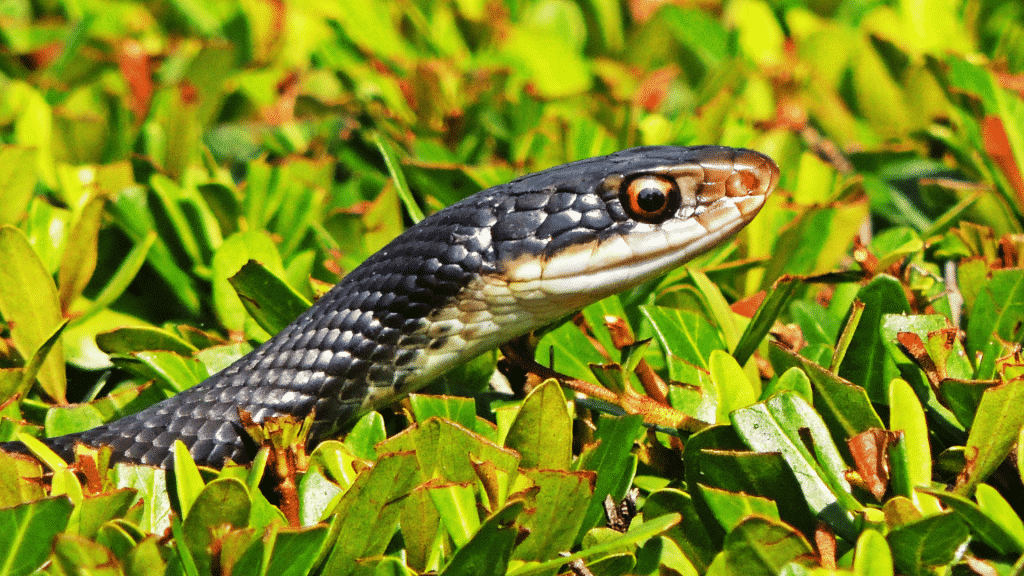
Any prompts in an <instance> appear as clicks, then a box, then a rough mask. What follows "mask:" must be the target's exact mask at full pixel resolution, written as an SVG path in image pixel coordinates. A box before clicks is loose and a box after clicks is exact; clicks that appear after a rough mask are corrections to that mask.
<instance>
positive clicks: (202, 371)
mask: <svg viewBox="0 0 1024 576" xmlns="http://www.w3.org/2000/svg"><path fill="white" fill-rule="evenodd" d="M113 359H114V361H115V364H117V363H124V362H119V361H124V360H129V362H128V363H127V364H126V366H131V365H132V364H134V365H135V367H136V368H137V369H139V371H140V372H141V373H143V374H145V375H146V376H147V377H150V378H158V379H159V380H160V381H161V382H164V383H166V384H167V385H168V386H170V388H171V389H172V390H174V391H175V392H181V391H182V390H188V389H189V388H191V387H192V386H195V385H196V384H198V383H200V382H202V381H203V380H205V379H207V378H208V377H209V376H210V373H209V371H207V369H206V366H205V365H203V363H202V362H200V361H199V360H197V359H195V358H189V357H185V356H181V355H179V354H175V353H174V352H164V351H162V350H152V351H146V352H136V353H135V354H132V356H131V357H130V359H126V358H123V357H122V358H118V357H115V358H113Z"/></svg>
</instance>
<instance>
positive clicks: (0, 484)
mask: <svg viewBox="0 0 1024 576" xmlns="http://www.w3.org/2000/svg"><path fill="white" fill-rule="evenodd" d="M42 476H43V469H42V467H41V466H40V465H39V462H36V461H34V460H32V459H30V458H21V457H19V456H15V455H13V454H7V453H6V452H2V451H0V509H4V508H10V507H12V506H15V505H17V504H22V503H24V502H30V501H33V500H40V499H42V498H43V497H44V496H45V493H44V492H43V486H42Z"/></svg>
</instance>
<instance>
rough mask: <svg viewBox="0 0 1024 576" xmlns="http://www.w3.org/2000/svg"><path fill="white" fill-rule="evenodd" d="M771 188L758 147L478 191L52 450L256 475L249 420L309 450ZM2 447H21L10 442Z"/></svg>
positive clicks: (711, 241)
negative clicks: (251, 335)
mask: <svg viewBox="0 0 1024 576" xmlns="http://www.w3.org/2000/svg"><path fill="white" fill-rule="evenodd" d="M778 180H779V169H778V167H777V166H776V164H775V162H773V161H772V160H771V158H769V157H768V156H765V155H763V154H761V153H759V152H756V151H753V150H748V149H743V148H730V147H724V146H686V147H684V146H645V147H638V148H630V149H627V150H623V151H620V152H616V153H614V154H611V155H606V156H600V157H595V158H588V159H584V160H578V161H575V162H570V163H567V164H563V165H560V166H555V167H553V168H549V169H546V170H543V171H540V172H536V173H532V174H528V175H525V176H522V177H519V178H517V179H515V180H513V181H511V182H508V183H506V184H501V185H498V186H494V187H492V188H488V189H486V190H483V191H480V192H477V193H476V194H473V195H471V196H468V197H466V198H465V199H463V200H461V201H459V202H456V203H455V204H452V205H450V206H448V207H447V208H444V209H442V210H439V211H438V212H436V213H434V214H431V215H430V216H428V217H426V218H424V219H423V220H421V221H420V222H418V223H416V224H414V225H412V226H411V227H409V228H408V229H407V230H406V231H405V232H404V233H402V234H400V235H399V236H397V237H396V238H395V239H394V240H392V241H391V242H390V243H388V244H387V245H386V246H384V248H382V249H380V250H379V251H378V252H376V253H374V254H373V255H371V256H369V257H368V258H367V259H366V260H365V261H364V262H363V263H362V264H360V265H359V266H357V267H355V268H354V269H353V270H351V271H350V272H349V273H348V274H347V275H345V276H344V277H343V278H342V279H341V281H340V282H339V283H338V284H336V285H335V286H334V287H333V288H331V289H330V290H329V291H328V292H326V293H325V294H324V295H323V296H321V297H320V298H319V299H318V300H317V301H316V302H315V303H314V304H313V306H311V307H310V308H309V309H308V310H307V311H305V312H303V313H302V314H300V315H299V317H298V318H296V320H295V321H294V322H292V323H291V324H290V325H288V326H287V327H285V328H284V329H282V330H281V331H280V332H279V333H277V334H276V335H274V336H273V337H271V338H270V339H269V340H267V341H266V342H264V343H263V344H262V345H260V346H258V347H257V348H255V349H254V350H253V351H252V352H250V353H248V354H246V355H245V356H243V357H241V358H240V359H238V360H237V361H235V362H234V363H232V364H231V365H230V366H228V367H227V368H225V369H224V370H222V371H220V372H218V373H216V374H214V375H212V376H210V377H208V378H207V379H205V380H203V381H202V382H200V383H198V384H196V385H195V386H193V387H191V388H189V389H187V390H185V391H182V392H180V393H178V394H176V395H174V396H171V397H169V398H167V399H165V400H163V401H161V402H158V403H156V404H154V405H152V406H150V407H149V408H146V409H144V410H142V411H140V412H137V413H135V414H131V415H128V416H125V417H123V418H120V419H118V420H115V421H112V422H109V423H107V424H105V425H101V426H99V427H96V428H93V429H90V430H86V431H84V432H81V433H77V434H68V435H64V436H58V437H54V438H49V439H46V440H44V442H45V443H46V444H47V445H49V446H50V447H51V448H52V449H53V450H54V451H55V452H56V453H57V454H58V455H59V456H61V457H62V458H64V459H66V460H68V461H69V462H71V461H73V459H74V454H75V445H76V444H78V443H81V444H84V445H86V446H91V447H102V446H110V447H111V449H112V455H111V461H112V462H118V461H123V462H130V463H138V464H146V465H153V466H159V467H163V468H169V467H171V466H173V461H174V450H173V446H174V443H175V441H176V440H181V441H182V442H183V443H184V445H185V446H186V447H187V448H188V451H189V453H190V454H191V456H192V458H193V459H194V460H195V462H196V464H199V465H205V466H210V467H222V466H224V465H225V464H226V463H227V462H228V461H233V462H236V463H239V464H244V463H248V462H251V461H252V459H253V457H254V456H255V454H256V450H257V449H258V446H255V444H254V441H253V440H252V439H251V437H250V436H249V435H248V434H247V432H246V431H245V429H244V427H243V425H242V418H241V417H240V414H242V413H243V412H244V413H246V414H248V416H250V417H251V419H252V421H254V422H257V423H258V422H264V421H266V420H267V419H268V418H272V417H277V416H282V415H291V416H294V417H297V418H300V419H304V418H307V417H308V416H309V415H310V414H312V415H313V416H312V423H311V425H310V428H309V435H308V440H307V442H308V443H309V445H310V446H314V445H316V444H317V443H319V442H321V441H323V440H324V439H327V438H331V437H336V436H338V435H339V434H341V433H343V432H344V431H345V429H346V428H347V427H351V425H352V424H353V423H354V422H355V421H356V420H357V419H358V418H359V417H360V416H362V415H364V414H365V413H367V412H369V411H372V410H375V409H378V408H381V407H383V406H386V405H387V404H389V403H393V402H395V401H397V400H399V399H401V398H403V397H404V396H406V395H408V394H410V393H412V392H414V391H416V390H418V389H420V388H422V387H423V386H425V385H426V384H427V383H429V382H430V381H432V380H434V379H436V378H438V377H439V376H440V375H442V374H444V373H445V372H446V371H448V370H450V369H452V368H453V367H455V366H457V365H459V364H461V363H464V362H466V361H468V360H470V359H472V358H474V357H475V356H477V355H479V354H481V353H484V352H487V351H489V350H492V349H494V348H495V347H497V346H499V345H501V344H502V343H504V342H507V341H509V340H512V339H514V338H517V337H521V336H523V335H524V334H527V333H529V332H531V331H534V330H537V329H540V328H543V327H545V326H547V325H549V324H552V323H554V322H556V321H558V320H560V319H564V318H566V317H568V316H569V315H571V314H572V313H573V312H574V311H578V310H580V309H582V308H583V307H585V306H587V305H589V304H591V303H593V302H596V301H598V300H600V299H602V298H605V297H608V296H610V295H613V294H616V293H619V292H622V291H625V290H627V289H629V288H631V287H634V286H637V285H639V284H641V283H643V282H646V281H649V280H652V279H655V278H657V277H659V276H660V275H662V274H664V273H666V272H667V271H669V270H672V269H674V268H677V267H679V266H680V265H682V264H683V263H685V262H686V261H688V260H690V259H692V258H693V257H695V256H697V255H699V254H701V253H703V252H705V251H707V250H709V249H711V248H713V247H715V246H717V245H719V244H721V243H723V242H724V241H725V240H727V239H728V238H730V237H731V236H733V235H734V234H735V233H736V232H737V231H739V230H740V229H741V228H743V227H744V226H745V225H746V224H747V223H749V222H750V221H751V220H752V219H753V218H754V216H756V215H757V213H758V212H759V211H760V210H761V208H762V206H764V204H765V201H766V199H767V198H768V196H769V194H771V192H772V191H773V190H774V189H775V186H776V185H777V183H778ZM3 448H4V449H5V450H8V451H14V452H25V447H24V446H23V445H17V443H7V444H4V445H3Z"/></svg>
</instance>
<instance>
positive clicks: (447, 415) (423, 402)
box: [380, 394, 476, 440]
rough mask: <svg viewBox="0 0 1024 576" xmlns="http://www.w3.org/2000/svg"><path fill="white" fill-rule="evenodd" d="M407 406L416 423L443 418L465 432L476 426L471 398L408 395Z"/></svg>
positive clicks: (474, 408)
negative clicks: (410, 408)
mask: <svg viewBox="0 0 1024 576" xmlns="http://www.w3.org/2000/svg"><path fill="white" fill-rule="evenodd" d="M409 405H410V406H411V407H412V413H413V416H415V417H416V421H417V422H425V421H427V420H429V419H431V418H444V419H445V420H451V421H452V422H455V423H456V424H459V425H460V426H462V427H463V428H466V429H467V430H473V429H474V427H475V425H476V403H475V402H474V401H473V399H472V398H459V397H452V396H428V395H425V394H410V395H409ZM383 439H384V438H380V440H383Z"/></svg>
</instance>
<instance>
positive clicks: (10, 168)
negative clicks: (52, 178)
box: [0, 144, 37, 225]
mask: <svg viewBox="0 0 1024 576" xmlns="http://www.w3.org/2000/svg"><path fill="white" fill-rule="evenodd" d="M35 161H36V150H35V148H29V147H20V146H10V145H6V144H5V145H3V146H0V190H3V191H4V202H3V203H0V225H4V224H11V225H15V224H18V223H19V222H21V221H22V220H23V219H24V218H25V216H26V215H27V214H26V211H27V209H28V203H29V200H31V199H32V192H33V190H34V189H35V186H36V178H37V176H36V172H35Z"/></svg>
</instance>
